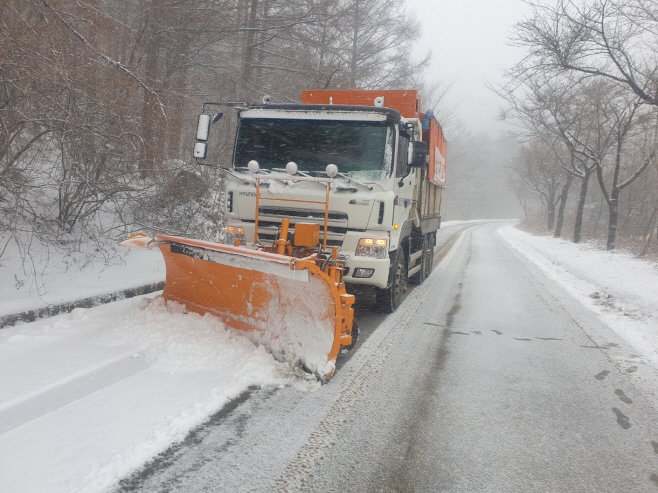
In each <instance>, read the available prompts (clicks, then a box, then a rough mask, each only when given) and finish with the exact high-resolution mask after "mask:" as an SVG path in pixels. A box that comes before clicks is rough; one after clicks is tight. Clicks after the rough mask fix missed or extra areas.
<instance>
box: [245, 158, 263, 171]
mask: <svg viewBox="0 0 658 493" xmlns="http://www.w3.org/2000/svg"><path fill="white" fill-rule="evenodd" d="M247 168H248V169H249V171H251V172H252V173H258V170H260V164H258V161H256V160H255V159H252V160H251V161H249V162H248V163H247Z"/></svg>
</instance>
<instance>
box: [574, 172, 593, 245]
mask: <svg viewBox="0 0 658 493" xmlns="http://www.w3.org/2000/svg"><path fill="white" fill-rule="evenodd" d="M589 177H590V173H587V172H586V173H585V176H583V178H582V180H583V182H582V183H581V184H580V197H578V209H577V210H576V225H575V226H574V228H573V242H574V243H580V240H581V239H582V232H583V214H584V213H585V200H586V199H587V186H588V184H589Z"/></svg>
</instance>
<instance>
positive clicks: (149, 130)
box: [139, 13, 158, 178]
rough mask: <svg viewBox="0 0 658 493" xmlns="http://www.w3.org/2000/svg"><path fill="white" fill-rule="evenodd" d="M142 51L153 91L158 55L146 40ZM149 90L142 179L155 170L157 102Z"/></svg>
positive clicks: (144, 110) (144, 118) (144, 109)
mask: <svg viewBox="0 0 658 493" xmlns="http://www.w3.org/2000/svg"><path fill="white" fill-rule="evenodd" d="M146 22H148V23H149V24H150V23H151V22H152V19H151V15H150V13H149V17H148V19H147V21H146ZM152 31H153V30H152V29H149V28H148V25H147V29H146V32H148V33H152ZM144 51H145V53H144V63H145V79H146V83H147V85H148V87H149V88H150V89H151V90H154V89H155V81H156V80H157V72H158V59H157V56H158V54H157V50H156V48H155V41H154V40H152V39H148V40H147V41H146V44H145V47H144ZM151 90H146V89H144V100H143V101H142V122H141V132H140V133H141V138H142V145H143V147H142V153H141V156H140V161H139V174H140V176H141V177H142V178H146V177H147V176H148V175H149V174H151V172H152V171H153V170H154V168H155V149H156V142H155V137H156V132H155V130H156V129H155V125H156V122H157V120H156V119H155V118H154V117H153V116H154V113H155V108H156V106H157V104H158V102H157V100H156V98H155V96H154V94H153V93H152V92H151Z"/></svg>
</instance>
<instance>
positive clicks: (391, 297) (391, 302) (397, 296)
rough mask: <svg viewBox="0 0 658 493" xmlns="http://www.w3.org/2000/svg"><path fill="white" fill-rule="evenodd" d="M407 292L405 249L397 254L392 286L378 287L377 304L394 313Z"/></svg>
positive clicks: (383, 309)
mask: <svg viewBox="0 0 658 493" xmlns="http://www.w3.org/2000/svg"><path fill="white" fill-rule="evenodd" d="M406 292H407V263H406V262H405V261H404V251H403V250H400V251H399V252H398V254H397V261H396V263H395V271H394V273H393V279H392V280H391V286H390V287H388V288H386V289H377V306H378V308H379V309H380V311H382V312H383V313H393V312H394V311H395V310H396V309H397V307H398V306H400V303H402V299H403V297H404V295H405V293H406Z"/></svg>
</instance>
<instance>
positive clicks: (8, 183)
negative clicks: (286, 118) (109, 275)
mask: <svg viewBox="0 0 658 493" xmlns="http://www.w3.org/2000/svg"><path fill="white" fill-rule="evenodd" d="M0 19H2V29H1V30H0V241H1V242H0V261H1V260H2V254H3V253H4V252H5V249H6V248H7V246H8V245H10V244H11V245H13V246H16V247H17V248H18V251H19V252H20V254H21V256H22V258H23V260H24V261H26V260H28V261H29V259H30V257H31V255H33V253H34V252H35V251H37V250H40V251H41V254H42V255H44V253H43V252H44V249H45V251H46V252H50V251H52V252H60V253H61V252H65V253H66V252H68V253H70V252H75V253H76V259H77V260H76V262H78V263H82V264H84V262H85V261H88V260H89V259H92V258H94V257H99V256H101V257H103V256H105V257H110V256H112V255H113V254H114V245H115V244H116V241H118V240H120V239H123V238H125V237H126V234H128V233H129V232H132V231H136V230H146V231H148V232H169V233H174V234H186V235H192V236H194V237H201V238H208V239H213V238H216V236H217V231H218V228H219V226H220V225H221V222H222V216H221V208H220V207H219V206H218V204H219V199H220V196H221V192H222V177H223V175H222V173H221V172H219V171H218V170H216V169H206V168H204V169H201V168H200V167H199V166H197V165H196V164H195V163H194V162H193V160H192V157H191V150H192V146H193V143H194V128H195V124H196V116H197V115H198V113H199V111H200V108H201V103H203V102H205V101H244V102H247V103H259V102H260V101H261V100H262V98H263V96H264V95H269V96H271V98H272V102H275V103H286V102H298V101H299V95H300V92H301V90H302V89H325V88H334V89H341V88H354V87H361V88H366V89H367V88H380V89H387V88H400V87H413V88H417V89H421V90H423V92H424V97H425V100H424V101H425V106H426V107H425V109H427V108H435V109H436V106H437V103H438V100H439V99H440V97H441V94H443V92H442V91H443V89H442V87H441V86H440V84H435V85H434V86H432V84H424V82H423V79H422V78H423V68H424V66H425V65H426V64H427V60H428V59H429V56H430V54H429V52H425V53H424V55H423V57H422V58H420V59H417V58H415V57H414V56H413V55H412V50H413V48H414V43H415V41H416V40H417V39H418V37H419V36H420V29H419V26H418V22H417V21H416V20H415V19H414V18H413V17H411V16H410V15H409V14H407V13H406V11H405V10H404V4H403V3H402V2H397V1H394V0H276V1H275V0H157V1H156V0H135V1H131V2H125V1H122V0H2V1H1V2H0ZM222 124H223V125H225V128H224V129H223V131H224V132H225V133H226V134H229V133H230V132H231V130H232V129H231V128H230V118H229V119H227V120H226V122H224V121H223V122H222ZM227 163H228V159H227V156H224V158H223V161H222V162H220V164H227ZM11 245H10V246H11ZM45 255H48V253H45Z"/></svg>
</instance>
